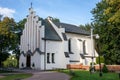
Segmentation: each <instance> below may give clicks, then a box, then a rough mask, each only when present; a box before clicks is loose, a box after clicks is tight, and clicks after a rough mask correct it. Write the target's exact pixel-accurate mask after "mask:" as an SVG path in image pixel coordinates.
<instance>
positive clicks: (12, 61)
mask: <svg viewBox="0 0 120 80" xmlns="http://www.w3.org/2000/svg"><path fill="white" fill-rule="evenodd" d="M3 66H4V67H17V59H16V57H15V56H13V55H11V56H9V58H7V59H6V60H5V61H4V62H3Z"/></svg>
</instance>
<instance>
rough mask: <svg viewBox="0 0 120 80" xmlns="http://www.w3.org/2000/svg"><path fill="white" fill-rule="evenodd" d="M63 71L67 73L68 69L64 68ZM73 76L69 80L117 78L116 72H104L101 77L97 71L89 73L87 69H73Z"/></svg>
mask: <svg viewBox="0 0 120 80" xmlns="http://www.w3.org/2000/svg"><path fill="white" fill-rule="evenodd" d="M63 72H64V73H67V74H69V70H68V71H67V70H64V71H63ZM74 73H75V74H76V75H75V76H72V77H71V79H70V80H119V77H118V74H117V73H104V74H103V76H102V77H100V76H99V72H95V73H93V74H90V72H89V71H80V70H74Z"/></svg>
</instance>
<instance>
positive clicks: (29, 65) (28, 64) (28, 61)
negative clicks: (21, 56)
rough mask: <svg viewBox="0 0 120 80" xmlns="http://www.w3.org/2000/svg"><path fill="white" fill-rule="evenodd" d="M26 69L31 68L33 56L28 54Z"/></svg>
mask: <svg viewBox="0 0 120 80" xmlns="http://www.w3.org/2000/svg"><path fill="white" fill-rule="evenodd" d="M26 67H31V56H30V55H29V54H28V55H27V58H26Z"/></svg>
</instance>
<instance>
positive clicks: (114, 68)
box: [67, 64, 120, 71]
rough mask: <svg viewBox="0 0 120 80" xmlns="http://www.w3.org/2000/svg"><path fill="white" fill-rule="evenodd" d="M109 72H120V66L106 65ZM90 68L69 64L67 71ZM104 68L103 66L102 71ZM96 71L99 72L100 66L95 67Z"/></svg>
mask: <svg viewBox="0 0 120 80" xmlns="http://www.w3.org/2000/svg"><path fill="white" fill-rule="evenodd" d="M106 66H107V68H108V70H109V71H120V65H106ZM89 68H90V66H87V65H82V64H68V65H67V69H82V70H89ZM102 68H103V64H102V65H101V69H102ZM95 69H96V70H99V69H100V67H99V65H95Z"/></svg>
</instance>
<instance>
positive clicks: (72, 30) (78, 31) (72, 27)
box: [54, 22, 90, 35]
mask: <svg viewBox="0 0 120 80" xmlns="http://www.w3.org/2000/svg"><path fill="white" fill-rule="evenodd" d="M54 24H55V25H56V26H58V27H62V28H65V32H68V33H75V34H82V35H90V33H89V32H87V31H85V30H83V29H81V28H80V27H78V26H76V25H72V24H66V23H59V22H54Z"/></svg>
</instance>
